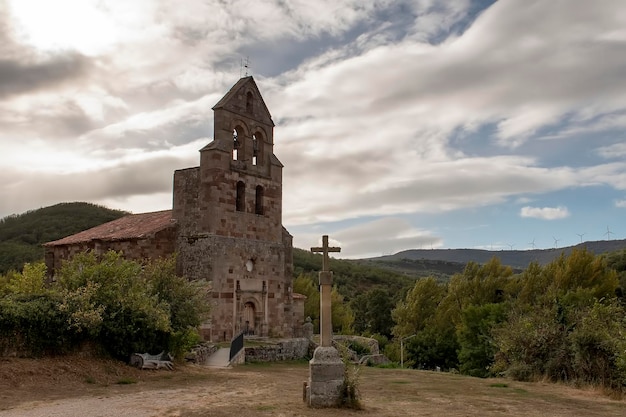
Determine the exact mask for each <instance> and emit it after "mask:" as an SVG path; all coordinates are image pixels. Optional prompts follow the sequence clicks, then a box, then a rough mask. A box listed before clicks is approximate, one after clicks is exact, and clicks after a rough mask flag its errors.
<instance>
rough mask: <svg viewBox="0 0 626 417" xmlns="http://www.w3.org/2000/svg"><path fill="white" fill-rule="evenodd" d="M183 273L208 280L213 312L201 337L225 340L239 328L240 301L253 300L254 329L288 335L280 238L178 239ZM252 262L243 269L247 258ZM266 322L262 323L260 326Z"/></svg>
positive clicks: (286, 289)
mask: <svg viewBox="0 0 626 417" xmlns="http://www.w3.org/2000/svg"><path fill="white" fill-rule="evenodd" d="M178 260H179V262H180V264H181V268H182V273H183V275H184V276H186V277H193V278H194V279H209V280H212V288H213V295H212V296H213V312H212V324H211V330H210V334H204V335H203V336H204V337H205V339H209V340H212V341H229V340H230V339H231V338H232V337H233V336H235V335H236V334H237V333H238V332H239V331H241V330H244V326H245V324H244V316H243V309H244V305H245V303H251V304H252V305H253V306H254V314H255V318H254V321H255V323H254V333H255V334H257V335H260V336H270V337H290V336H291V335H292V329H293V323H291V321H292V317H293V316H291V315H285V314H284V312H285V310H286V309H288V310H289V311H291V304H292V297H291V291H292V289H291V285H292V277H291V275H289V276H287V277H285V275H284V270H285V265H284V264H285V258H284V250H283V246H282V244H275V243H272V242H267V241H259V240H252V239H235V238H231V237H224V236H215V235H206V236H196V237H194V238H193V239H189V238H185V237H184V236H181V237H179V239H178ZM248 262H250V263H251V264H252V271H248V269H247V268H246V264H247V263H248ZM263 323H267V325H268V326H267V327H266V328H264V327H263Z"/></svg>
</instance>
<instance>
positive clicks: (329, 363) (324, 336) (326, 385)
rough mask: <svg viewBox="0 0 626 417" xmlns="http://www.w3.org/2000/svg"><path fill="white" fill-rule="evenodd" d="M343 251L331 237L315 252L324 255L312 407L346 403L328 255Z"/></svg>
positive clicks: (308, 386)
mask: <svg viewBox="0 0 626 417" xmlns="http://www.w3.org/2000/svg"><path fill="white" fill-rule="evenodd" d="M340 250H341V249H340V248H335V247H329V246H328V236H326V235H324V236H323V237H322V247H321V248H311V252H321V253H322V254H323V255H324V261H323V264H322V271H321V272H320V273H319V277H320V346H319V347H318V348H317V349H315V352H314V353H313V358H312V359H311V360H310V361H309V380H308V382H306V383H305V392H304V399H305V401H306V402H307V403H308V405H309V406H310V407H338V406H340V405H341V402H342V399H343V388H344V383H345V365H344V363H343V360H342V359H341V355H339V352H338V351H337V349H335V348H334V347H333V346H332V327H333V326H332V320H331V295H330V294H331V290H332V284H333V275H332V272H330V270H329V265H328V253H329V252H339V251H340Z"/></svg>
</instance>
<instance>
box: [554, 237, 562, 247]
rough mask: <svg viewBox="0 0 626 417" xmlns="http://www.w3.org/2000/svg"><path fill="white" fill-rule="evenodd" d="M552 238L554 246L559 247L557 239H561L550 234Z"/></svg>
mask: <svg viewBox="0 0 626 417" xmlns="http://www.w3.org/2000/svg"><path fill="white" fill-rule="evenodd" d="M552 239H554V247H555V248H558V247H559V240H561V239H557V238H555V237H554V236H552Z"/></svg>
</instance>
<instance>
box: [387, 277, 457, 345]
mask: <svg viewBox="0 0 626 417" xmlns="http://www.w3.org/2000/svg"><path fill="white" fill-rule="evenodd" d="M445 295H446V288H445V286H444V285H442V284H439V283H438V282H437V281H436V280H435V279H434V278H432V277H429V278H424V279H420V280H418V281H417V282H416V283H415V286H414V287H413V288H412V289H411V290H409V292H408V293H407V295H406V298H405V300H402V301H400V302H399V303H398V304H397V305H396V308H395V309H394V310H393V311H392V313H391V315H392V317H393V320H394V322H395V323H396V325H395V326H394V328H393V334H394V336H396V337H407V336H410V335H413V334H416V333H418V332H419V331H421V330H423V329H424V328H425V327H427V326H428V325H429V324H431V323H432V322H433V320H434V317H435V313H436V311H437V308H438V307H439V304H440V303H441V302H442V300H443V299H444V297H445Z"/></svg>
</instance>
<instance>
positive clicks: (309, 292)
mask: <svg viewBox="0 0 626 417" xmlns="http://www.w3.org/2000/svg"><path fill="white" fill-rule="evenodd" d="M293 291H294V292H296V293H298V294H302V295H305V296H306V300H305V302H304V317H311V320H312V321H313V328H314V329H317V330H319V328H320V322H319V319H320V292H319V289H318V288H317V285H316V284H315V283H314V282H313V279H312V278H311V277H310V276H307V275H304V274H301V275H299V276H298V277H297V278H296V279H295V280H294V281H293Z"/></svg>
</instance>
